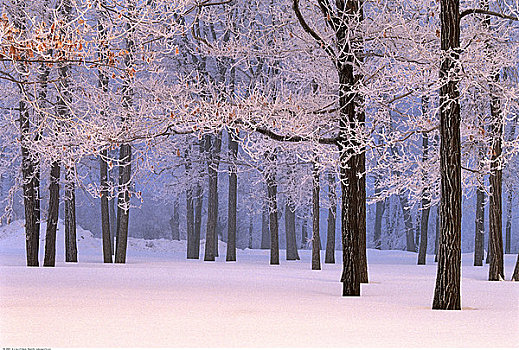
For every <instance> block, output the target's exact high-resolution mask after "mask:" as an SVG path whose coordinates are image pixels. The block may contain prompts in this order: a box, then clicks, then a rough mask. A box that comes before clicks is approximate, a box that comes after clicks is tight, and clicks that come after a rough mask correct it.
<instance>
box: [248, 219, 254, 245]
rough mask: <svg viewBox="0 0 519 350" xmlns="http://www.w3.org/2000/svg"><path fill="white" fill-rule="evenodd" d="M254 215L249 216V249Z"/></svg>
mask: <svg viewBox="0 0 519 350" xmlns="http://www.w3.org/2000/svg"><path fill="white" fill-rule="evenodd" d="M253 219H254V216H252V214H251V215H250V217H249V249H252V233H253V229H254V222H253Z"/></svg>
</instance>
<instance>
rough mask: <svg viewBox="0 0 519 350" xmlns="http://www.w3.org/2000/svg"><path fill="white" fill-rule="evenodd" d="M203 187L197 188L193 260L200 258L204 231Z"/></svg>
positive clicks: (198, 186)
mask: <svg viewBox="0 0 519 350" xmlns="http://www.w3.org/2000/svg"><path fill="white" fill-rule="evenodd" d="M202 195H203V193H202V186H200V184H197V185H196V187H195V232H194V239H193V255H191V259H198V258H199V257H200V233H201V231H202V206H203V204H204V203H203V200H204V198H203V196H202Z"/></svg>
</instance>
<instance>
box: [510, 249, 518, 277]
mask: <svg viewBox="0 0 519 350" xmlns="http://www.w3.org/2000/svg"><path fill="white" fill-rule="evenodd" d="M512 281H519V254H517V261H516V262H515V269H514V273H513V274H512Z"/></svg>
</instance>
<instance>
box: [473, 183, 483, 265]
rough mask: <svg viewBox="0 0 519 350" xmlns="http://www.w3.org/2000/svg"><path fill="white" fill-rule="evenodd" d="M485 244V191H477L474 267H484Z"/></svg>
mask: <svg viewBox="0 0 519 350" xmlns="http://www.w3.org/2000/svg"><path fill="white" fill-rule="evenodd" d="M484 242H485V189H484V188H483V186H478V188H477V190H476V232H475V237H474V266H483V256H484V254H485V252H484V247H483V246H484Z"/></svg>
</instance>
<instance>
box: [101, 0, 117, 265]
mask: <svg viewBox="0 0 519 350" xmlns="http://www.w3.org/2000/svg"><path fill="white" fill-rule="evenodd" d="M101 1H102V5H104V0H101ZM105 21H106V16H105V12H104V10H102V9H101V10H98V22H97V31H98V34H99V37H100V39H101V41H102V42H103V41H105V42H106V36H107V29H106V27H105ZM107 50H108V48H107V46H106V45H105V44H101V45H100V46H99V60H100V61H101V62H104V63H106V62H107ZM98 79H99V87H100V88H101V90H102V91H103V93H104V94H107V93H108V79H109V78H108V75H107V74H106V73H105V72H104V71H103V69H99V70H98ZM101 115H102V116H104V115H105V113H104V111H103V110H101ZM107 158H108V151H107V150H106V149H105V150H103V151H101V154H100V155H99V170H100V186H101V193H100V197H101V232H102V237H103V261H104V262H105V263H112V254H113V252H114V244H113V243H114V242H113V239H112V235H114V232H113V231H112V232H110V209H109V203H108V165H107V163H106V159H107ZM113 220H114V217H112V221H113Z"/></svg>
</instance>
